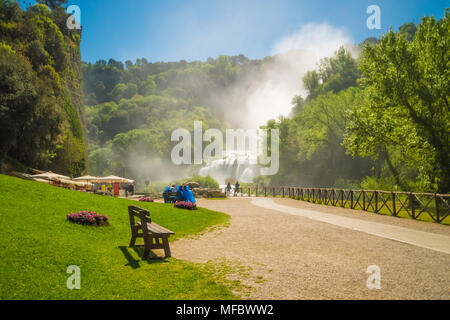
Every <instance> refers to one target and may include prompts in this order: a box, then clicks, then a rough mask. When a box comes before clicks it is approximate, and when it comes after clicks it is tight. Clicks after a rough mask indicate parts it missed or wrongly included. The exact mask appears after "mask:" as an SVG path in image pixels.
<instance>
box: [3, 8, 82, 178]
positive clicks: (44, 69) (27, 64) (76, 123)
mask: <svg viewBox="0 0 450 320" xmlns="http://www.w3.org/2000/svg"><path fill="white" fill-rule="evenodd" d="M40 2H43V3H47V2H48V3H49V5H51V7H52V10H50V9H49V8H48V7H47V6H46V5H44V4H41V3H40ZM64 2H65V1H38V4H36V5H33V6H31V7H29V8H28V9H27V10H23V9H21V7H20V6H19V4H18V3H17V2H15V1H12V0H1V1H0V163H2V162H7V163H14V164H16V163H18V164H21V165H23V166H30V167H36V168H40V169H52V170H53V171H56V172H60V173H63V174H67V175H74V176H76V175H78V174H81V173H83V172H84V170H85V168H86V164H87V159H86V154H87V152H86V145H85V141H84V131H85V123H84V102H83V83H82V75H81V57H80V42H81V31H80V30H76V29H74V30H70V29H68V28H67V26H66V20H67V18H68V16H69V15H67V14H66V13H65V9H64V8H63V7H61V5H62V4H63V3H64Z"/></svg>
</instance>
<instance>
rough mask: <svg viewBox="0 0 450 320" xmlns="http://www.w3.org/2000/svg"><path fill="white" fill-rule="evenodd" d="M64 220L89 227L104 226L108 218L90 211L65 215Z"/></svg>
mask: <svg viewBox="0 0 450 320" xmlns="http://www.w3.org/2000/svg"><path fill="white" fill-rule="evenodd" d="M66 219H67V220H68V221H70V222H73V223H77V224H83V225H89V226H97V227H99V226H104V225H108V224H109V223H108V220H109V217H108V216H105V215H102V214H97V213H95V212H91V211H81V212H78V213H70V214H68V215H67V217H66Z"/></svg>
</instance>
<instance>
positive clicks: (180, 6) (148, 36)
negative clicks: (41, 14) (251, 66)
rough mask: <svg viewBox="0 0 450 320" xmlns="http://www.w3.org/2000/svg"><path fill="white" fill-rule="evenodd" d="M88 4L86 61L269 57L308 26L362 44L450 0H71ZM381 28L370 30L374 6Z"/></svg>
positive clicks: (437, 12)
mask: <svg viewBox="0 0 450 320" xmlns="http://www.w3.org/2000/svg"><path fill="white" fill-rule="evenodd" d="M69 4H76V5H78V6H79V7H80V9H81V24H82V26H83V38H82V39H83V40H82V59H83V60H84V61H90V62H95V61H96V60H99V59H105V60H107V59H109V58H114V59H116V60H121V61H125V60H132V61H135V59H136V58H140V57H145V58H147V59H148V60H149V61H152V62H154V61H178V60H181V59H185V60H188V61H192V60H205V59H206V58H208V57H217V56H218V55H220V54H226V55H237V54H241V53H242V54H245V55H246V56H247V57H249V58H263V57H265V56H268V55H270V54H272V53H273V48H274V46H275V45H276V44H277V43H278V42H279V41H280V40H281V39H283V38H285V37H288V36H290V35H291V34H294V33H295V32H296V31H298V30H299V29H300V28H301V26H302V25H305V24H307V23H320V24H327V25H330V26H332V27H335V28H338V29H340V30H344V31H345V32H346V33H347V34H348V36H349V37H350V38H351V39H352V40H353V41H355V42H357V43H359V42H361V41H363V40H364V39H365V38H367V37H371V36H379V35H380V34H381V33H383V32H386V31H387V30H388V29H389V27H391V26H392V27H393V28H394V29H395V30H397V29H398V27H399V26H400V25H402V24H403V23H405V22H409V21H413V22H415V23H418V22H420V18H421V17H422V15H430V14H433V15H434V16H435V17H437V18H442V17H443V15H444V10H445V8H446V7H450V0H428V1H427V0H382V1H381V0H340V1H330V0H313V1H311V0H308V1H305V0H184V1H179V0H164V1H162V0H94V1H93V0H69ZM372 4H375V5H378V6H379V7H380V9H381V30H369V29H368V28H367V26H366V20H367V18H368V17H369V15H368V14H367V13H366V9H367V7H368V6H369V5H372Z"/></svg>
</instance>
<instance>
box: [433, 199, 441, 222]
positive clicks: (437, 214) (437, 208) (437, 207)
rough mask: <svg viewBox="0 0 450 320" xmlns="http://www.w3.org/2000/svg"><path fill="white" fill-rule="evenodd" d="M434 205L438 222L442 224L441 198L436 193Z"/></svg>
mask: <svg viewBox="0 0 450 320" xmlns="http://www.w3.org/2000/svg"><path fill="white" fill-rule="evenodd" d="M434 203H435V204H436V222H437V223H440V222H441V221H440V220H441V218H440V216H439V215H440V212H439V197H438V195H437V194H436V193H435V194H434Z"/></svg>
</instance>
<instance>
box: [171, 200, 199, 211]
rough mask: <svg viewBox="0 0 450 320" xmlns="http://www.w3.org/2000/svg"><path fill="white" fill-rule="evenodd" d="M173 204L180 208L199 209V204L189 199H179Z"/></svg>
mask: <svg viewBox="0 0 450 320" xmlns="http://www.w3.org/2000/svg"><path fill="white" fill-rule="evenodd" d="M173 206H174V207H175V208H179V209H187V210H197V205H196V204H195V203H192V202H189V201H177V202H175V203H174V205H173Z"/></svg>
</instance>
